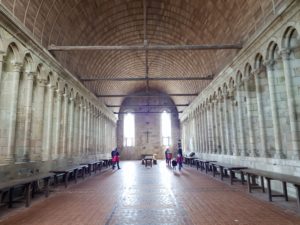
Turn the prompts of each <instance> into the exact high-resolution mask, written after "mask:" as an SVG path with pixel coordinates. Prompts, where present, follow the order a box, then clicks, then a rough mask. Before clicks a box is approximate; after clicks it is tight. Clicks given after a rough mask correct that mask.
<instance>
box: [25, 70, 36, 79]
mask: <svg viewBox="0 0 300 225" xmlns="http://www.w3.org/2000/svg"><path fill="white" fill-rule="evenodd" d="M24 75H25V78H26V80H33V78H34V77H35V76H36V72H24Z"/></svg>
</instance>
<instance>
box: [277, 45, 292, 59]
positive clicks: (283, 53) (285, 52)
mask: <svg viewBox="0 0 300 225" xmlns="http://www.w3.org/2000/svg"><path fill="white" fill-rule="evenodd" d="M279 54H280V55H281V57H282V59H285V60H289V59H290V55H291V50H290V49H288V48H284V49H282V50H281V51H280V52H279Z"/></svg>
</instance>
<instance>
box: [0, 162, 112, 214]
mask: <svg viewBox="0 0 300 225" xmlns="http://www.w3.org/2000/svg"><path fill="white" fill-rule="evenodd" d="M111 164H112V162H111V159H102V160H97V161H93V162H87V163H82V164H80V165H78V166H72V167H69V168H64V169H55V170H51V171H50V172H49V173H43V174H37V175H33V176H30V177H26V178H21V179H14V180H10V181H6V182H3V183H1V184H0V205H8V207H9V208H11V207H12V206H13V202H14V201H16V200H18V199H19V197H20V198H22V199H24V200H25V206H26V207H29V206H30V202H31V199H32V198H33V197H34V195H35V194H36V193H37V192H38V191H39V189H40V187H39V186H40V181H42V182H43V191H44V194H45V197H48V196H49V186H50V181H51V180H52V179H53V180H54V185H55V186H57V185H58V183H59V180H60V178H62V180H63V182H64V185H65V187H67V186H68V182H69V180H71V179H73V180H74V181H75V183H77V179H78V177H79V176H81V177H82V178H83V179H84V178H85V176H86V175H87V174H89V175H91V174H92V172H94V173H96V172H97V171H98V170H99V171H101V169H102V168H103V167H106V168H107V167H109V166H110V165H111ZM18 191H20V192H21V193H22V195H20V196H19V197H18V198H16V196H15V194H16V192H18ZM5 200H6V201H5Z"/></svg>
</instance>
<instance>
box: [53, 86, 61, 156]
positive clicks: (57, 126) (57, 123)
mask: <svg viewBox="0 0 300 225" xmlns="http://www.w3.org/2000/svg"><path fill="white" fill-rule="evenodd" d="M62 95H63V90H62V88H61V87H58V89H57V90H56V112H55V113H56V121H54V122H55V124H54V126H55V127H54V129H55V137H54V140H55V142H54V152H53V154H52V159H57V157H58V152H59V143H60V142H59V137H60V120H61V100H62Z"/></svg>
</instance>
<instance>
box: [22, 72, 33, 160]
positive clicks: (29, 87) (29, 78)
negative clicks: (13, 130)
mask: <svg viewBox="0 0 300 225" xmlns="http://www.w3.org/2000/svg"><path fill="white" fill-rule="evenodd" d="M24 75H25V76H24V77H25V79H26V102H25V105H24V107H25V129H24V132H25V133H24V152H23V154H24V161H25V162H28V161H30V157H31V152H30V140H31V121H32V120H31V118H32V91H33V77H34V73H33V72H29V73H28V72H24Z"/></svg>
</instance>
